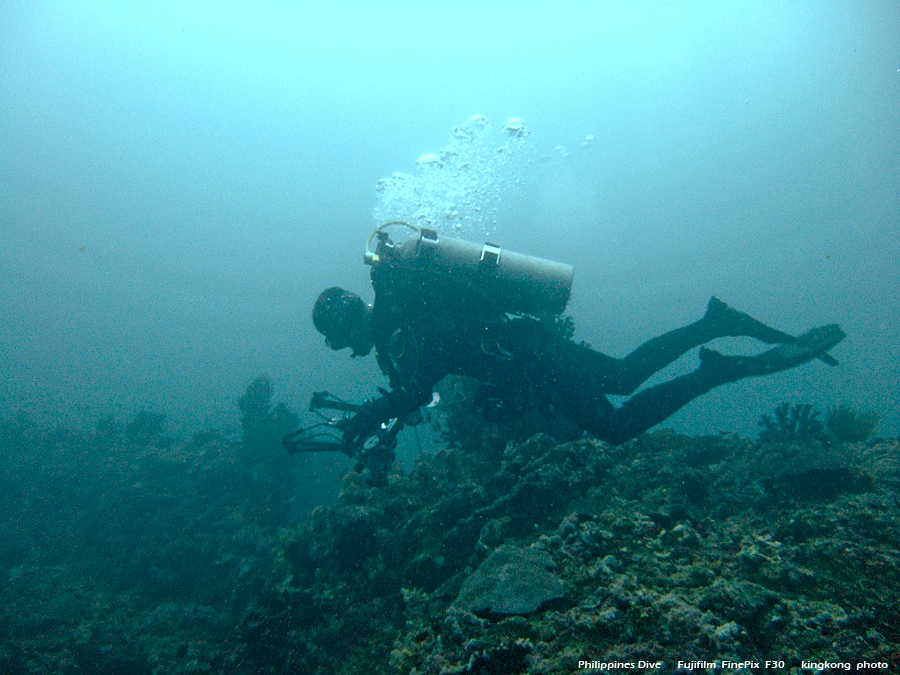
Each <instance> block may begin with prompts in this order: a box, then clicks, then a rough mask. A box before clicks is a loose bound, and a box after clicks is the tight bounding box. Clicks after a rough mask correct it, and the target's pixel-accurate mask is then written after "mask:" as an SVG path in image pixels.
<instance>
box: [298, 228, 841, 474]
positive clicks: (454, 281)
mask: <svg viewBox="0 0 900 675" xmlns="http://www.w3.org/2000/svg"><path fill="white" fill-rule="evenodd" d="M398 224H399V225H403V226H406V227H408V228H410V229H412V230H413V231H414V235H413V236H412V237H408V238H407V239H406V240H405V241H403V242H402V243H401V244H399V245H398V244H395V243H394V242H393V241H391V239H390V238H389V236H388V234H387V232H386V231H385V228H386V227H388V226H390V225H398ZM376 236H377V237H378V245H377V248H376V250H375V251H374V252H373V251H371V250H370V245H371V242H372V240H373V238H375V237H376ZM366 262H367V263H368V264H370V265H371V267H372V269H371V280H372V286H373V289H374V291H375V299H374V302H373V303H372V304H368V303H366V302H365V301H364V300H363V299H362V298H361V297H360V296H359V295H357V294H356V293H353V292H351V291H347V290H344V289H341V288H338V287H331V288H328V289H326V290H324V291H323V292H322V293H321V294H320V295H319V297H318V299H317V300H316V302H315V305H314V307H313V311H312V321H313V324H314V325H315V327H316V329H317V330H318V331H319V332H320V333H322V334H323V335H324V336H325V343H326V345H327V346H328V347H330V348H331V349H334V350H341V349H346V348H349V349H350V350H351V353H352V356H365V355H367V354H369V353H370V352H371V351H372V349H373V347H374V349H375V357H376V359H377V361H378V365H379V366H380V368H381V370H382V371H383V372H384V373H385V375H387V377H388V378H389V383H390V385H389V386H390V389H389V390H384V389H381V388H379V392H380V395H379V396H377V397H374V398H372V399H370V400H368V401H366V402H365V403H363V404H362V405H360V406H354V405H351V404H346V403H343V402H337V403H335V402H334V401H336V399H332V404H331V405H329V404H328V401H326V399H327V398H328V397H330V395H329V394H327V393H325V392H322V393H319V394H316V395H314V397H313V403H312V404H311V406H310V409H311V410H315V409H317V408H320V407H325V408H329V407H330V408H333V409H339V410H342V411H345V413H352V415H351V414H347V415H346V416H345V417H343V418H342V419H340V420H331V421H330V424H331V425H332V426H333V427H334V428H336V429H337V431H339V432H340V440H339V443H337V445H336V447H335V445H334V444H331V446H330V448H325V447H324V445H325V444H323V447H314V446H310V445H309V444H308V443H307V444H306V445H304V442H306V441H308V440H309V438H310V436H309V434H308V433H307V432H308V430H304V429H301V430H299V431H297V432H295V433H294V434H291V435H289V436H287V437H285V439H284V445H285V447H286V448H287V449H288V451H290V452H299V451H303V450H309V449H312V450H316V449H339V450H340V451H342V452H344V453H345V454H348V455H350V456H351V457H355V458H356V459H357V460H358V464H357V470H358V471H361V470H362V469H363V468H366V467H367V468H369V473H370V483H372V484H374V485H383V484H384V482H385V478H384V473H385V472H386V470H387V468H389V466H390V464H391V462H392V461H393V458H394V456H393V447H394V446H395V445H396V440H395V439H396V434H397V433H398V432H399V431H400V429H402V428H403V426H404V424H407V423H415V422H414V421H411V418H412V417H413V416H414V415H415V413H417V412H418V410H419V408H420V407H421V406H424V405H427V404H429V403H430V402H431V401H432V397H433V391H434V387H435V385H437V383H438V382H440V381H441V380H442V379H443V378H444V377H445V376H446V375H451V374H453V375H466V376H470V377H473V378H475V379H476V380H478V381H479V383H480V385H481V387H482V388H483V389H484V390H485V391H488V392H489V398H490V399H491V400H492V401H494V402H496V403H497V404H498V405H499V406H503V407H505V408H506V409H511V410H515V409H522V406H523V405H524V404H528V405H537V406H539V409H541V410H549V411H553V412H555V413H558V414H560V415H561V416H563V417H565V418H567V419H568V420H570V421H572V422H573V423H574V424H575V425H577V426H578V427H579V428H580V429H581V430H583V431H586V432H587V433H589V434H591V435H592V436H594V437H596V438H598V439H600V440H602V441H605V442H607V443H610V444H613V445H619V444H621V443H624V442H625V441H628V440H630V439H633V438H635V437H637V436H638V435H640V434H642V433H643V432H644V431H646V430H648V429H650V428H651V427H653V426H655V425H656V424H659V423H660V422H662V421H663V420H665V419H666V418H668V417H669V416H670V415H672V414H673V413H675V412H676V411H677V410H679V409H680V408H681V407H683V406H684V405H686V404H687V403H689V402H690V401H692V400H693V399H695V398H696V397H698V396H700V395H702V394H704V393H706V392H708V391H709V390H710V389H713V388H714V387H718V386H720V385H723V384H727V383H729V382H736V381H738V380H741V379H744V378H747V377H755V376H762V375H769V374H772V373H777V372H780V371H783V370H787V369H789V368H794V367H795V366H799V365H801V364H803V363H806V362H807V361H810V360H812V359H816V358H818V359H820V360H822V361H824V362H825V363H827V364H829V365H837V361H836V360H835V359H834V358H833V357H831V356H830V355H829V354H828V353H827V352H828V350H829V349H831V348H832V347H834V346H835V345H837V344H838V343H839V342H840V341H841V340H843V338H844V337H845V333H844V331H842V330H841V328H840V327H839V326H837V325H835V324H832V325H827V326H822V327H820V328H814V329H812V330H810V331H808V332H807V333H804V334H803V335H801V336H799V337H796V338H795V337H793V336H791V335H789V334H787V333H784V332H782V331H779V330H776V329H774V328H771V327H769V326H767V325H766V324H764V323H762V322H761V321H758V320H757V319H754V318H752V317H750V316H748V315H747V314H745V313H743V312H740V311H738V310H736V309H734V308H732V307H730V306H729V305H727V304H726V303H724V302H722V301H721V300H719V299H717V298H715V297H713V298H711V299H710V300H709V303H708V305H707V307H706V312H705V314H704V315H703V316H702V317H701V318H700V319H699V320H697V321H695V322H694V323H691V324H689V325H687V326H683V327H681V328H676V329H674V330H672V331H670V332H668V333H665V334H663V335H660V336H659V337H655V338H653V339H651V340H649V341H647V342H645V343H644V344H642V345H640V346H639V347H638V348H637V349H635V350H634V351H633V352H631V353H630V354H629V355H627V356H625V357H624V358H621V359H617V358H613V357H611V356H607V355H605V354H602V353H600V352H597V351H595V350H593V349H591V348H590V347H589V346H587V345H585V344H584V343H582V344H577V343H575V342H574V341H573V340H571V339H570V337H568V336H567V335H566V334H565V331H562V330H560V328H559V323H558V321H557V320H556V318H557V317H558V316H559V315H560V314H562V312H563V310H564V309H565V306H566V304H567V303H568V299H569V293H570V290H571V284H572V277H573V273H572V268H571V266H569V265H564V264H561V263H557V262H553V261H549V260H544V259H541V258H535V257H532V256H526V255H522V254H518V253H514V252H509V251H506V250H503V249H500V248H499V247H497V246H494V245H492V244H485V245H484V246H482V245H479V244H474V243H471V242H467V241H462V240H459V239H453V238H449V237H445V236H443V235H439V234H438V233H437V232H435V231H434V230H429V229H425V228H417V227H414V226H412V225H409V224H407V223H403V222H391V223H385V224H384V225H382V226H380V227H379V228H377V229H376V230H375V232H373V233H372V236H370V237H369V240H368V242H367V244H366ZM736 336H745V337H750V338H755V339H757V340H759V341H761V342H763V343H766V344H776V345H778V346H776V347H774V348H772V349H770V350H768V351H766V352H764V353H762V354H759V355H757V356H730V355H725V354H722V353H720V352H717V351H714V350H712V349H709V348H707V347H704V346H703V345H705V344H706V343H707V342H710V341H711V340H714V339H716V338H722V337H736ZM695 347H700V353H699V356H700V365H699V367H698V368H697V369H696V370H694V371H693V372H690V373H687V374H685V375H681V376H679V377H675V378H674V379H672V380H670V381H668V382H663V383H660V384H656V385H653V386H651V387H648V388H646V389H643V390H641V391H639V392H638V393H637V394H634V392H635V390H636V389H637V388H638V387H639V386H640V385H641V384H642V383H643V382H645V381H646V380H647V379H648V378H650V377H651V376H652V375H654V374H655V373H657V372H658V371H659V370H661V369H662V368H664V367H665V366H667V365H669V364H670V363H672V362H673V361H675V360H676V359H678V358H679V357H680V356H682V355H683V354H685V353H686V352H688V351H689V350H691V349H693V348H695ZM631 394H634V395H632V396H631V398H629V399H628V400H626V401H625V402H624V403H623V404H622V405H621V406H620V407H618V408H617V407H615V406H614V405H613V404H612V403H611V402H610V401H609V399H608V398H607V395H626V396H627V395H631ZM517 405H518V406H519V407H518V408H517V407H516V406H517Z"/></svg>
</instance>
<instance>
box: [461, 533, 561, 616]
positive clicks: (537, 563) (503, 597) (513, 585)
mask: <svg viewBox="0 0 900 675" xmlns="http://www.w3.org/2000/svg"><path fill="white" fill-rule="evenodd" d="M555 567H556V564H555V563H554V562H553V559H552V558H551V557H550V555H549V554H548V553H546V552H544V551H539V550H535V549H522V548H517V547H515V546H510V545H503V546H500V547H499V548H498V549H497V550H496V551H494V552H493V553H492V554H491V555H490V556H488V558H487V560H485V561H484V562H483V563H481V565H479V566H478V569H477V570H475V572H474V573H473V574H472V575H471V576H470V577H469V578H468V579H466V581H465V583H463V585H462V588H461V589H460V591H459V595H458V596H456V600H454V601H453V604H452V605H451V606H450V608H451V609H461V610H465V611H467V612H472V613H473V614H487V615H490V614H494V615H501V616H512V615H524V614H531V613H533V612H536V611H537V610H539V609H540V608H541V607H542V606H543V605H544V604H545V603H548V602H550V601H552V600H560V599H562V598H564V597H565V595H566V589H565V586H563V583H562V581H560V580H559V577H557V576H556V575H555V574H554V573H553V572H551V571H550V570H551V569H555Z"/></svg>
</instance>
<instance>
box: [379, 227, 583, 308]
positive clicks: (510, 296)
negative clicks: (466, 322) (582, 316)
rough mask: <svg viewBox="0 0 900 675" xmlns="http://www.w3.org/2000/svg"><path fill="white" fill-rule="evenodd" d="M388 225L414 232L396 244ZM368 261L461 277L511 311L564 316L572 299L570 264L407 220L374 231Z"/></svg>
mask: <svg viewBox="0 0 900 675" xmlns="http://www.w3.org/2000/svg"><path fill="white" fill-rule="evenodd" d="M390 225H405V226H406V227H408V228H410V229H411V230H413V231H414V232H415V234H414V236H412V237H409V238H407V239H406V240H404V241H403V242H402V243H401V244H399V245H397V244H394V243H393V242H392V241H391V240H390V238H389V237H388V234H387V233H386V232H384V228H386V227H388V226H390ZM376 236H377V237H378V246H377V248H376V250H375V251H374V252H373V251H371V250H370V248H369V247H370V244H371V242H372V239H373V238H374V237H376ZM365 261H366V263H368V264H369V265H372V266H373V267H374V266H378V265H381V264H384V263H388V262H389V263H390V264H393V265H398V266H401V267H404V268H406V269H409V270H412V271H420V272H423V273H427V274H431V275H433V276H446V277H451V278H459V279H463V280H465V281H466V282H467V283H470V284H472V285H473V286H474V287H476V288H477V289H478V291H479V293H480V294H483V295H484V296H487V297H490V298H491V300H492V303H493V304H495V305H496V306H497V307H500V308H502V310H503V311H504V312H508V313H512V314H517V313H520V314H544V313H550V314H561V313H562V312H563V310H565V308H566V304H567V303H568V302H569V294H570V293H571V290H572V278H573V276H574V273H573V270H572V266H571V265H566V264H564V263H559V262H554V261H552V260H546V259H544V258H537V257H535V256H530V255H523V254H522V253H515V252H513V251H507V250H504V249H501V248H500V247H499V246H496V245H494V244H491V243H485V244H483V245H482V244H476V243H474V242H470V241H464V240H462V239H454V238H452V237H446V236H442V235H439V234H438V233H437V232H436V231H435V230H431V229H428V228H418V227H415V226H413V225H410V224H409V223H406V222H403V221H391V222H388V223H384V224H383V225H380V226H379V227H377V228H376V229H375V231H374V232H372V234H371V236H370V237H369V239H368V241H367V242H366V254H365Z"/></svg>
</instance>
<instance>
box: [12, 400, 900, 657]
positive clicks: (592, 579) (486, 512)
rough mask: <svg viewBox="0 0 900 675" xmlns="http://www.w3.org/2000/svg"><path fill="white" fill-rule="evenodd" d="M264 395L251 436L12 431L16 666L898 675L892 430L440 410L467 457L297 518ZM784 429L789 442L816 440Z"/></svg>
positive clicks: (429, 462)
mask: <svg viewBox="0 0 900 675" xmlns="http://www.w3.org/2000/svg"><path fill="white" fill-rule="evenodd" d="M454 386H456V387H457V388H458V389H459V390H463V388H464V387H465V383H462V382H460V383H457V384H456V385H454ZM251 388H252V390H251ZM251 388H248V392H247V393H246V394H245V396H246V398H243V399H242V400H243V401H244V405H243V406H241V410H242V412H244V413H245V414H247V417H246V422H247V424H246V426H245V429H244V432H245V433H244V437H243V438H242V439H240V440H237V441H234V440H230V439H227V438H225V437H223V436H222V435H221V434H220V433H218V432H217V431H215V430H205V431H201V432H198V433H197V434H195V435H194V436H193V437H191V438H190V439H184V440H178V439H169V441H168V442H167V443H165V444H159V443H157V442H156V441H154V440H153V439H154V438H159V437H160V434H161V429H160V430H159V431H160V434H149V435H147V434H145V435H132V437H131V438H129V437H128V436H127V434H126V433H125V431H124V430H123V429H122V428H121V427H120V426H119V425H118V424H116V423H115V421H114V420H111V419H109V418H106V419H104V420H101V422H100V423H98V425H97V429H96V431H95V432H94V433H92V434H83V433H78V432H71V431H65V430H50V431H47V430H42V429H40V428H38V427H37V425H35V424H33V423H32V422H31V421H29V420H28V418H27V417H24V416H17V417H12V418H8V419H7V420H4V421H2V422H0V445H2V448H3V452H2V453H0V515H2V519H0V582H2V583H0V629H2V630H0V672H2V673H16V674H17V675H19V674H25V675H30V674H31V673H65V674H67V675H68V674H72V675H80V674H83V673H102V674H109V673H137V674H141V673H153V674H162V673H167V674H168V673H176V674H179V673H224V674H226V675H250V674H251V673H252V674H254V675H256V674H261V673H269V674H278V675H282V674H294V673H297V674H299V673H303V674H304V675H317V674H320V673H321V674H325V673H328V674H329V675H331V674H332V673H337V674H342V673H346V674H349V673H359V672H379V673H397V674H403V675H407V674H409V675H426V674H428V675H451V674H453V675H456V674H462V673H469V674H472V673H475V674H480V675H488V674H491V675H494V674H506V673H524V672H528V673H544V674H549V673H571V672H574V671H576V670H578V665H577V663H578V661H579V660H597V661H612V660H619V661H638V660H646V661H653V662H657V661H661V662H663V663H664V664H665V670H666V672H669V671H675V670H676V665H675V664H676V663H677V661H678V660H682V661H690V660H703V659H710V658H715V659H726V658H731V659H733V660H735V661H742V660H745V659H754V660H784V661H785V664H786V666H785V670H786V671H790V670H793V671H794V672H800V671H801V661H802V660H813V661H837V660H843V661H860V660H867V661H877V662H883V663H886V664H888V669H889V671H891V672H893V671H894V670H897V669H898V668H900V656H898V655H900V611H898V610H897V607H898V606H900V526H898V523H900V500H898V499H897V494H898V491H900V441H898V439H896V438H894V439H874V440H871V441H869V442H866V443H863V442H834V439H836V438H837V435H836V434H834V432H831V433H832V434H833V436H832V437H831V438H832V440H831V442H827V443H826V442H816V443H810V442H809V440H808V438H805V437H802V436H801V437H797V438H793V439H791V438H786V437H785V436H777V437H776V438H773V439H772V440H766V439H764V438H761V439H760V441H758V442H757V441H752V440H748V439H744V438H740V437H738V436H735V435H731V434H720V435H717V436H708V437H699V438H693V437H687V436H682V435H678V434H675V433H672V432H668V431H656V432H654V433H649V434H645V435H644V436H641V437H640V438H638V439H636V440H634V441H632V442H630V443H627V444H625V445H622V446H619V447H611V446H608V445H605V444H603V443H600V442H597V441H594V440H592V439H589V438H582V437H575V438H568V439H567V440H564V441H562V442H560V440H559V439H557V438H555V437H554V436H551V435H549V434H548V433H546V431H544V432H541V431H538V432H537V433H534V434H533V435H530V436H527V437H525V438H520V437H519V433H520V432H521V433H522V434H524V433H525V431H526V430H527V424H526V423H525V422H518V423H517V422H515V420H513V419H503V420H500V421H495V420H490V419H485V418H483V417H481V416H480V412H479V411H478V409H477V406H474V405H472V406H471V407H468V405H467V403H466V402H465V401H457V402H455V403H454V405H453V406H451V407H450V412H449V413H448V415H447V416H446V417H445V418H444V419H441V420H434V422H435V424H438V426H441V427H442V428H446V427H447V425H457V424H463V425H465V428H464V429H453V430H451V431H452V433H453V434H454V438H455V442H454V444H453V445H452V447H446V448H442V449H439V450H436V451H434V452H427V453H423V454H421V455H420V456H419V457H418V458H417V460H416V462H415V465H414V466H413V467H412V469H410V470H409V471H405V470H404V469H403V468H402V467H401V466H399V465H398V466H396V467H394V468H393V469H392V471H391V472H390V474H389V476H388V484H387V486H386V487H384V488H380V489H372V488H370V487H369V486H368V485H367V484H366V482H365V479H364V478H363V477H361V476H360V475H358V474H355V473H353V472H352V471H348V472H347V473H346V474H345V475H344V476H343V477H342V479H341V482H340V497H339V499H338V501H337V503H336V504H335V505H333V506H330V507H324V506H322V507H318V508H316V509H315V510H314V511H313V512H312V513H311V514H310V516H309V517H308V519H305V520H303V521H302V522H292V521H291V520H289V519H288V518H287V517H286V515H285V513H284V512H283V511H279V510H278V509H275V508H274V505H273V500H272V499H271V498H270V496H267V495H266V494H265V491H266V490H267V489H269V487H271V485H272V483H271V482H270V480H269V478H267V476H269V475H270V473H269V472H270V471H271V470H272V466H274V465H273V464H269V463H268V461H269V460H268V458H267V457H266V456H265V453H264V452H257V451H255V450H254V451H252V452H248V450H247V447H248V438H249V439H252V438H260V439H261V438H264V437H266V434H268V433H269V432H268V431H266V432H265V433H262V432H260V434H259V435H258V436H254V434H255V432H254V431H253V429H254V428H261V429H263V430H265V429H268V430H271V429H272V427H271V426H269V425H270V423H269V422H267V421H266V420H271V419H273V415H274V413H273V412H272V411H274V409H275V407H277V406H274V407H273V406H272V405H271V403H270V401H271V388H270V387H269V388H267V387H266V386H264V384H260V383H256V384H252V385H251ZM450 402H451V403H453V401H452V397H450ZM245 408H246V410H245ZM248 411H253V415H250V414H249V412H248ZM792 414H793V413H792V410H791V408H790V407H788V406H785V407H784V409H783V416H784V420H785V424H786V427H785V429H787V430H790V429H791V428H793V430H794V432H797V431H799V430H800V429H802V428H809V423H808V422H809V420H810V419H811V411H810V412H808V413H806V417H805V419H806V420H807V422H802V419H803V418H802V411H801V412H798V413H797V424H796V426H794V427H791V424H792V422H791V416H792ZM546 422H547V420H543V421H541V425H545V423H546ZM551 422H552V420H551ZM772 423H773V424H775V425H778V424H780V423H779V422H778V419H777V418H773V420H772ZM254 425H256V427H254ZM804 425H805V426H804ZM546 427H547V428H551V429H552V424H546ZM507 429H512V430H514V431H516V434H515V435H514V436H513V437H508V436H507V437H505V436H504V433H505V430H507ZM248 432H249V433H248ZM860 433H861V432H860ZM856 437H857V438H858V435H857V436H856ZM270 440H271V439H270ZM138 441H139V442H138ZM266 442H268V441H266ZM255 443H257V441H255V440H251V441H250V446H251V447H253V446H254V445H255ZM296 489H297V490H303V489H305V485H303V484H300V485H298V486H297V488H296ZM279 498H280V497H279ZM523 575H525V576H526V577H527V578H528V579H529V581H528V583H527V584H526V585H524V586H523V585H522V584H518V585H517V584H515V583H512V584H507V583H506V581H505V579H504V577H506V578H509V577H518V578H520V579H521V578H523ZM507 601H510V604H504V603H506V602H507ZM722 672H729V669H722Z"/></svg>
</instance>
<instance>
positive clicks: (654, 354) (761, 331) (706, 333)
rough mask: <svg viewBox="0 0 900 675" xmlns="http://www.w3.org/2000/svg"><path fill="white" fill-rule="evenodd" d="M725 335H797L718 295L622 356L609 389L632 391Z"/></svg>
mask: <svg viewBox="0 0 900 675" xmlns="http://www.w3.org/2000/svg"><path fill="white" fill-rule="evenodd" d="M722 337H752V338H755V339H757V340H760V341H761V342H765V343H766V344H773V343H778V342H790V341H791V340H793V339H794V338H793V336H791V335H789V334H787V333H784V332H782V331H780V330H776V329H774V328H772V327H770V326H767V325H766V324H764V323H763V322H762V321H759V320H757V319H754V318H753V317H751V316H749V315H748V314H744V313H743V312H740V311H738V310H736V309H734V308H733V307H730V306H729V305H727V304H725V303H724V302H722V301H721V300H719V299H718V298H710V300H709V303H708V304H707V306H706V314H704V315H703V318H701V319H700V320H699V321H695V322H694V323H692V324H689V325H687V326H683V327H682V328H676V329H675V330H672V331H669V332H668V333H665V334H664V335H660V336H659V337H655V338H653V339H651V340H648V341H647V342H645V343H644V344H642V345H641V346H640V347H638V348H637V349H635V350H634V351H633V352H631V353H630V354H629V355H628V356H626V357H624V358H622V359H619V360H618V362H617V364H616V368H615V371H614V372H615V376H614V377H610V378H609V382H610V384H611V385H612V388H610V389H608V390H607V393H609V394H630V393H631V392H633V391H634V390H635V389H636V388H637V387H638V386H639V385H640V384H641V383H642V382H644V381H646V380H647V378H649V377H650V376H651V375H653V374H654V373H656V372H658V371H660V370H662V369H663V368H665V367H666V366H667V365H669V364H670V363H672V362H673V361H675V360H676V359H678V358H679V357H680V356H682V355H683V354H685V353H686V352H688V351H690V350H691V349H693V348H694V347H699V346H700V345H703V344H706V343H707V342H709V341H710V340H715V339H716V338H722ZM824 356H827V355H824ZM828 359H831V357H828ZM823 360H825V359H824V358H823ZM831 361H833V363H831V362H829V363H830V365H835V364H836V363H837V362H836V361H834V360H833V359H831Z"/></svg>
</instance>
